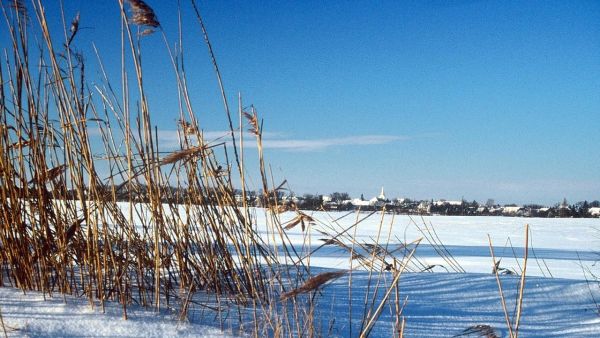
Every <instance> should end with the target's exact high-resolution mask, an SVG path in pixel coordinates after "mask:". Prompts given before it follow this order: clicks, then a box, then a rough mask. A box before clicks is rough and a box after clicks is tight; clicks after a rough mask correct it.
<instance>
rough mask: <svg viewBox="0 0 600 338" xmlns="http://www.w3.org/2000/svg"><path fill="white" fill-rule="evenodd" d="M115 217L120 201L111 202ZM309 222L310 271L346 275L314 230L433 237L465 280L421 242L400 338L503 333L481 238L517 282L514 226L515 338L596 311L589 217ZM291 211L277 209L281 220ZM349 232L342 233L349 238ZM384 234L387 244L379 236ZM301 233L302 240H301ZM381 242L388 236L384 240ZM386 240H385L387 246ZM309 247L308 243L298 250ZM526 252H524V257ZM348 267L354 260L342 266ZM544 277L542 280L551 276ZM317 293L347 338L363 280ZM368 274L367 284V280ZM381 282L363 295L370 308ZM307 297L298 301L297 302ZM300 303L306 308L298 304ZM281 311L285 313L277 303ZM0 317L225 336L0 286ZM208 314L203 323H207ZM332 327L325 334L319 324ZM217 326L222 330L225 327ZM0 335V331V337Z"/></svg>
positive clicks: (576, 330) (556, 333)
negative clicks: (429, 269) (518, 311)
mask: <svg viewBox="0 0 600 338" xmlns="http://www.w3.org/2000/svg"><path fill="white" fill-rule="evenodd" d="M121 207H123V208H124V209H125V210H126V209H127V208H128V205H127V204H124V205H122V206H121ZM252 211H253V214H254V217H255V218H256V222H257V224H258V229H257V231H258V232H259V234H261V235H262V236H263V237H264V239H265V241H266V242H267V243H268V244H269V245H281V240H280V238H279V237H278V236H267V234H268V229H269V228H270V227H271V226H272V224H271V223H270V222H269V220H270V215H268V214H267V213H266V212H265V211H264V210H263V209H253V210H252ZM308 213H309V215H311V216H312V217H313V218H314V219H315V220H316V222H315V223H314V224H312V225H311V226H310V227H308V228H307V232H303V231H302V230H301V229H300V227H296V228H293V229H290V230H288V231H287V234H288V236H289V238H290V240H291V242H292V243H294V245H295V246H296V248H297V250H298V251H299V252H301V253H302V254H303V255H305V254H307V253H309V252H314V253H313V254H312V256H311V257H310V264H311V266H312V268H311V269H312V270H311V271H312V274H313V275H314V274H316V273H319V272H322V271H326V270H330V269H348V268H349V267H350V264H351V263H350V260H349V258H348V253H347V252H344V251H342V250H340V249H336V248H335V247H333V246H323V247H321V244H322V243H323V242H322V241H319V239H320V238H324V236H323V235H322V234H320V233H318V232H317V230H318V229H321V230H323V229H327V228H328V227H333V228H334V229H332V231H334V230H338V231H339V230H340V229H347V228H349V227H351V226H352V224H354V223H355V222H356V220H360V223H359V224H358V226H357V227H356V239H357V240H358V241H359V242H367V243H368V242H373V241H374V239H375V238H377V237H378V234H379V229H380V227H381V233H380V234H379V238H380V242H381V243H387V242H388V241H389V246H390V247H392V246H394V245H398V244H399V243H400V242H405V243H408V242H411V241H413V240H415V239H417V238H420V237H423V236H424V235H425V234H427V230H426V228H428V229H430V230H431V229H434V230H435V233H436V235H437V237H438V238H439V240H440V241H441V242H442V243H443V244H444V246H445V248H446V249H447V250H448V251H449V252H450V253H451V254H452V255H453V257H454V258H455V259H456V260H457V261H458V263H459V264H460V265H461V267H462V268H463V269H464V270H465V271H466V272H467V273H448V272H446V271H451V270H452V269H450V267H449V266H448V264H447V262H446V261H444V260H443V259H442V258H441V257H440V256H439V255H438V254H437V252H436V248H435V246H434V245H432V243H429V242H427V241H426V240H423V241H422V243H421V245H420V246H419V247H418V249H417V251H416V254H415V258H417V259H419V260H420V261H422V262H423V263H424V264H425V265H437V266H436V267H435V268H434V269H433V271H435V273H408V272H406V273H404V274H403V275H402V276H401V278H400V284H399V285H400V288H399V289H400V295H399V297H400V299H403V300H404V299H406V300H407V303H406V307H405V308H404V311H403V315H404V316H405V319H406V328H405V334H406V336H407V337H451V336H454V335H460V334H461V333H463V332H464V331H465V330H467V329H468V328H469V327H473V326H476V325H489V326H491V327H492V328H494V330H495V332H496V333H497V334H499V335H500V336H504V337H505V336H508V331H507V325H506V323H505V321H504V314H503V312H502V307H501V302H500V296H499V293H498V288H497V284H496V279H495V276H494V275H493V274H492V273H491V271H492V259H491V257H490V252H489V246H488V235H489V237H490V238H491V240H492V243H493V245H494V254H495V256H496V257H497V259H501V262H500V267H502V268H506V269H511V270H513V271H515V272H517V273H520V271H521V268H522V264H523V254H524V252H523V251H524V241H525V224H529V227H530V230H531V232H530V251H529V261H528V266H527V278H526V286H525V298H524V303H523V315H522V320H521V325H520V334H521V336H523V337H598V336H600V314H599V313H598V308H597V305H596V304H595V302H594V299H596V300H598V299H600V287H599V285H598V283H597V282H591V283H589V281H588V280H586V279H588V278H590V275H589V270H591V271H594V272H596V273H598V267H597V266H596V265H594V264H595V262H596V261H597V260H598V257H599V256H598V253H597V251H598V248H600V234H599V232H598V230H599V228H600V220H599V219H546V218H516V217H478V216H468V217H467V216H465V217H460V216H431V217H426V218H420V217H418V216H405V215H402V216H400V215H396V216H393V215H389V214H385V215H381V214H380V213H374V214H372V215H371V216H369V215H370V214H368V213H360V214H356V213H344V212H308ZM294 216H295V214H294V213H293V212H287V213H284V214H282V215H281V217H282V220H283V221H284V222H285V221H286V220H291V219H293V217H294ZM351 233H354V228H352V232H351ZM388 234H389V235H388ZM308 235H310V236H309V237H308ZM388 236H389V237H388ZM388 238H389V240H388ZM307 243H310V244H307ZM532 248H533V249H532ZM353 267H354V268H356V263H355V262H354V263H353ZM552 277H553V278H552ZM349 278H350V276H346V277H342V278H340V279H337V280H336V281H333V282H331V283H330V284H328V285H326V286H325V288H324V289H323V290H322V292H320V293H318V297H316V298H315V301H316V302H317V312H318V315H317V316H316V318H317V320H320V321H321V325H322V327H323V328H324V330H325V332H324V335H332V336H339V337H346V336H348V335H350V333H352V335H353V336H356V335H357V334H358V332H359V330H360V327H361V318H363V314H364V313H363V310H364V304H363V303H364V299H365V295H366V294H371V295H372V296H373V295H374V294H373V292H374V291H373V288H371V289H369V287H368V285H369V276H368V273H367V272H366V271H363V270H360V269H355V270H353V271H352V275H351V278H352V285H351V287H350V286H349ZM377 279H378V278H377V275H376V276H375V279H373V280H372V281H377ZM391 279H392V273H390V272H385V273H383V274H382V275H381V280H382V281H385V283H387V285H389V283H390V281H391ZM501 280H502V283H503V288H504V292H505V297H506V300H507V305H508V309H509V312H510V314H511V316H512V314H513V311H514V308H515V302H516V301H515V299H516V295H517V290H518V281H519V276H515V275H504V276H501ZM383 290H385V285H382V286H381V287H380V289H379V291H378V293H377V295H374V296H375V299H381V297H382V294H383V292H384V291H383ZM299 297H300V299H307V300H308V297H309V295H301V296H299ZM307 303H308V302H307ZM283 305H284V306H285V304H283ZM0 311H2V315H3V318H4V323H5V325H6V327H7V329H8V334H9V336H11V337H13V336H14V337H17V336H18V337H22V336H24V337H81V336H104V337H108V336H110V337H168V336H179V337H198V336H228V335H230V334H231V332H232V331H231V330H229V331H227V332H228V333H223V332H222V331H220V330H219V328H215V327H211V325H216V324H215V323H214V322H213V321H210V320H208V321H207V317H206V316H204V317H203V318H196V317H197V316H193V315H192V316H190V318H188V319H189V321H178V320H177V316H176V311H175V310H173V311H163V312H161V313H159V314H157V313H155V312H153V311H152V310H151V309H144V308H141V307H136V306H133V307H129V309H128V315H129V319H128V320H124V319H123V318H122V310H121V308H120V307H119V306H118V304H115V303H110V302H107V306H106V309H105V311H104V313H103V312H102V311H101V308H100V307H99V305H98V304H95V306H94V307H92V306H90V305H89V303H88V301H87V300H86V299H82V298H75V297H64V298H63V296H60V295H54V297H53V298H49V297H48V296H46V300H44V297H43V296H42V295H41V294H40V293H36V292H28V293H27V294H23V292H21V291H18V290H16V289H13V288H10V287H3V288H0ZM208 317H210V316H208ZM332 320H334V323H333V324H334V325H332V326H331V329H328V328H329V327H330V324H331V323H332ZM394 321H395V318H394V317H393V316H392V314H391V313H390V310H389V308H388V307H386V308H385V310H384V311H383V312H382V314H381V317H380V319H379V321H378V322H377V323H376V325H375V326H374V327H373V331H372V333H371V336H373V337H388V336H391V335H392V333H393V331H392V330H393V325H394ZM225 327H226V328H227V326H225ZM0 334H2V332H0Z"/></svg>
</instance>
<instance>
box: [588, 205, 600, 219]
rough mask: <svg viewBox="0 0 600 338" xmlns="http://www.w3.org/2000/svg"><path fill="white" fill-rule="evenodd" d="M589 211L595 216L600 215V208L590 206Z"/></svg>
mask: <svg viewBox="0 0 600 338" xmlns="http://www.w3.org/2000/svg"><path fill="white" fill-rule="evenodd" d="M588 213H589V214H590V215H591V216H593V217H600V208H597V207H594V208H589V209H588Z"/></svg>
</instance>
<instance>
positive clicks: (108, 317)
mask: <svg viewBox="0 0 600 338" xmlns="http://www.w3.org/2000/svg"><path fill="white" fill-rule="evenodd" d="M106 304H107V305H106V307H105V312H104V313H102V309H101V308H100V307H99V305H98V304H96V306H95V307H94V308H92V307H91V306H90V304H89V302H88V301H87V299H83V298H75V297H70V296H67V297H63V296H61V295H55V296H54V297H53V298H49V297H48V296H46V300H44V297H43V296H42V294H41V293H38V292H28V293H27V294H24V293H23V292H22V291H19V290H17V289H13V288H0V310H1V311H2V316H3V319H4V324H5V327H6V330H7V333H8V336H9V337H173V336H177V337H226V336H227V335H225V334H224V333H222V332H221V331H220V330H219V329H217V328H211V327H208V326H206V325H199V324H194V323H188V322H182V321H177V316H176V315H175V314H174V313H169V312H168V311H164V312H162V313H160V314H157V313H155V312H153V311H152V310H149V309H144V308H140V307H135V306H134V307H129V308H128V320H124V319H123V312H122V309H121V308H120V307H119V306H118V304H115V303H114V302H107V303H106ZM2 335H3V332H2V328H0V336H2Z"/></svg>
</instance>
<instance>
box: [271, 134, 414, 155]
mask: <svg viewBox="0 0 600 338" xmlns="http://www.w3.org/2000/svg"><path fill="white" fill-rule="evenodd" d="M409 139H410V137H408V136H395V135H356V136H346V137H334V138H318V139H266V140H264V141H263V143H264V147H265V148H273V149H285V150H295V151H317V150H325V149H328V148H333V147H343V146H368V145H382V144H387V143H392V142H397V141H406V140H409Z"/></svg>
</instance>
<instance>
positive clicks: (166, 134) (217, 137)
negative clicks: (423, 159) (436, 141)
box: [97, 129, 412, 151]
mask: <svg viewBox="0 0 600 338" xmlns="http://www.w3.org/2000/svg"><path fill="white" fill-rule="evenodd" d="M97 134H98V135H99V134H100V133H99V132H97ZM203 135H204V139H205V140H206V141H207V142H209V143H219V142H228V143H231V137H230V132H229V131H223V130H219V131H216V130H213V131H204V132H203ZM235 137H236V141H237V142H239V132H236V134H235ZM157 138H158V143H159V147H160V149H161V150H163V151H164V150H169V149H175V148H179V135H178V131H177V130H169V129H163V130H160V129H159V130H158V135H157ZM409 139H412V137H409V136H398V135H354V136H345V137H331V138H314V139H296V138H288V137H286V135H285V134H283V133H277V132H265V133H263V147H264V148H265V149H280V150H288V151H321V150H325V149H329V148H333V147H344V146H368V145H382V144H388V143H392V142H397V141H406V140H409ZM244 141H245V142H244V146H245V147H249V148H256V142H255V136H254V135H253V134H251V133H249V132H244Z"/></svg>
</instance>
